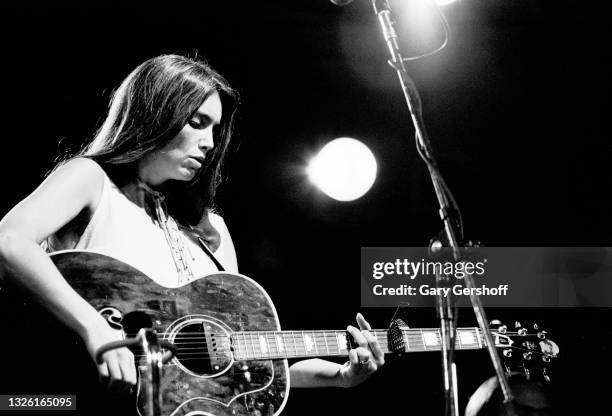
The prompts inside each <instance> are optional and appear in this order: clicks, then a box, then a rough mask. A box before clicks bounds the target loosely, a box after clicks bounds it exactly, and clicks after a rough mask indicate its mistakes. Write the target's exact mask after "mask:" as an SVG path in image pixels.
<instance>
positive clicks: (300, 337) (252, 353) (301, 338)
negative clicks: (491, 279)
mask: <svg viewBox="0 0 612 416" xmlns="http://www.w3.org/2000/svg"><path fill="white" fill-rule="evenodd" d="M370 332H371V333H372V334H373V335H374V336H375V337H376V338H377V340H378V342H379V344H380V346H381V349H382V351H383V352H384V353H385V354H387V353H390V352H397V351H393V349H392V348H391V346H390V340H388V337H387V330H385V329H373V330H371V331H370ZM401 333H402V341H403V345H404V346H405V348H404V351H403V352H417V351H439V350H441V349H442V338H441V336H440V330H439V329H438V328H420V329H408V328H401ZM456 333H457V336H456V341H455V348H456V349H480V348H483V346H484V342H483V338H482V337H481V334H480V331H479V329H478V328H457V332H456ZM232 346H233V350H234V358H235V359H237V360H256V359H273V358H303V357H321V356H328V357H329V356H346V355H348V352H349V350H350V346H349V340H348V335H347V332H346V331H341V330H338V331H249V332H235V333H233V334H232Z"/></svg>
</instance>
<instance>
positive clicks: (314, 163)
mask: <svg viewBox="0 0 612 416" xmlns="http://www.w3.org/2000/svg"><path fill="white" fill-rule="evenodd" d="M307 173H308V177H309V179H310V181H311V182H312V183H314V184H315V185H316V186H317V187H318V188H319V189H321V191H323V192H324V193H326V194H327V195H328V196H329V197H331V198H333V199H335V200H338V201H353V200H355V199H357V198H360V197H361V196H363V195H364V194H365V193H366V192H368V190H369V189H370V188H371V187H372V185H373V184H374V180H375V179H376V159H375V158H374V155H373V154H372V151H371V150H370V149H369V148H368V147H367V146H366V145H365V144H363V143H361V142H360V141H359V140H355V139H351V138H350V137H340V138H338V139H335V140H332V141H331V142H329V143H327V144H326V145H325V146H324V147H323V148H322V149H321V151H320V152H319V154H317V155H316V156H315V157H314V158H313V159H312V160H311V161H310V163H309V165H308V168H307Z"/></svg>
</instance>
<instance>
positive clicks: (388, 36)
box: [372, 0, 516, 416]
mask: <svg viewBox="0 0 612 416" xmlns="http://www.w3.org/2000/svg"><path fill="white" fill-rule="evenodd" d="M372 6H373V7H374V13H375V14H376V16H377V18H378V22H379V24H380V27H381V29H382V33H383V36H384V39H385V42H386V44H387V48H388V49H389V53H390V54H391V60H390V61H389V64H390V65H391V67H393V69H395V71H396V72H397V75H398V77H399V81H400V84H401V86H402V91H403V93H404V98H405V99H406V103H407V104H408V110H409V111H410V116H411V118H412V123H413V125H414V128H415V135H416V142H417V150H418V152H419V154H420V155H421V158H423V160H424V161H425V163H426V165H427V168H428V170H429V174H430V176H431V181H432V184H433V187H434V191H435V193H436V197H437V199H438V204H439V206H440V209H439V214H440V218H441V219H442V222H443V224H444V234H445V236H446V240H447V241H448V244H449V245H450V247H451V249H452V253H453V257H454V259H455V261H460V260H461V258H462V255H461V252H460V249H459V243H458V240H457V234H459V235H461V234H462V230H460V229H458V227H457V218H456V214H457V212H456V210H455V209H453V207H452V206H451V204H450V201H449V193H448V192H447V191H446V189H447V186H446V183H445V182H444V179H443V178H442V176H441V175H440V172H439V170H438V165H437V162H436V160H435V158H434V155H433V151H432V148H431V144H430V141H429V138H428V137H427V132H426V131H425V123H424V121H423V116H422V107H421V98H420V96H419V93H418V91H417V88H416V86H415V84H414V82H413V81H412V79H410V77H409V76H408V72H407V71H406V67H405V65H404V59H403V58H402V55H401V53H400V51H399V46H398V38H397V33H396V32H395V28H394V23H393V20H392V17H391V8H390V6H389V2H388V0H372ZM453 202H454V201H453ZM455 205H456V204H455ZM442 280H443V279H442V276H440V275H437V276H436V284H438V285H440V284H443V283H444V282H442ZM464 280H465V285H466V286H467V287H468V288H474V287H475V283H474V280H473V278H472V275H471V274H468V275H467V276H465V277H464ZM470 292H471V293H472V294H471V295H470V301H471V303H472V308H473V309H474V314H475V315H476V319H477V321H478V326H479V327H480V330H481V331H482V334H483V335H484V337H485V343H486V347H487V350H488V352H489V356H490V358H491V361H492V363H493V368H494V369H495V374H496V375H497V379H498V381H499V385H500V387H501V391H502V394H503V397H504V406H505V410H506V414H507V415H509V416H515V415H516V412H515V409H514V402H513V400H514V398H513V396H512V392H511V391H510V386H509V384H508V380H507V379H506V376H505V375H504V371H503V368H502V364H501V361H500V359H499V356H498V355H497V351H496V349H495V342H494V341H493V337H492V335H491V331H490V329H489V326H488V323H487V322H488V321H487V317H486V315H485V311H484V309H483V307H482V302H481V301H480V298H479V297H478V296H477V295H475V294H473V292H474V291H470ZM437 313H438V318H439V319H440V333H441V337H442V367H443V372H444V392H445V397H446V414H447V415H450V416H458V415H459V409H458V400H457V397H458V393H457V392H458V388H457V377H456V366H455V363H454V361H453V350H454V345H455V327H454V322H453V306H452V304H451V298H446V297H444V296H443V295H441V294H438V300H437Z"/></svg>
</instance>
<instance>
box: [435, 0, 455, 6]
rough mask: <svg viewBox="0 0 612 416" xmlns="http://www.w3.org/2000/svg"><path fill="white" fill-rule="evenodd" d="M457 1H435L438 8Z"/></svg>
mask: <svg viewBox="0 0 612 416" xmlns="http://www.w3.org/2000/svg"><path fill="white" fill-rule="evenodd" d="M456 1H457V0H436V3H437V4H438V6H446V5H447V4H451V3H454V2H456Z"/></svg>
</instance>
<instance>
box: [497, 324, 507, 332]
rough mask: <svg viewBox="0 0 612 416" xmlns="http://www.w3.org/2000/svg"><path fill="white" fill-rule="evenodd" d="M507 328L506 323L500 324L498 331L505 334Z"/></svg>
mask: <svg viewBox="0 0 612 416" xmlns="http://www.w3.org/2000/svg"><path fill="white" fill-rule="evenodd" d="M507 330H508V327H507V326H506V325H500V327H499V328H497V332H499V333H500V334H505V333H506V331H507Z"/></svg>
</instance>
